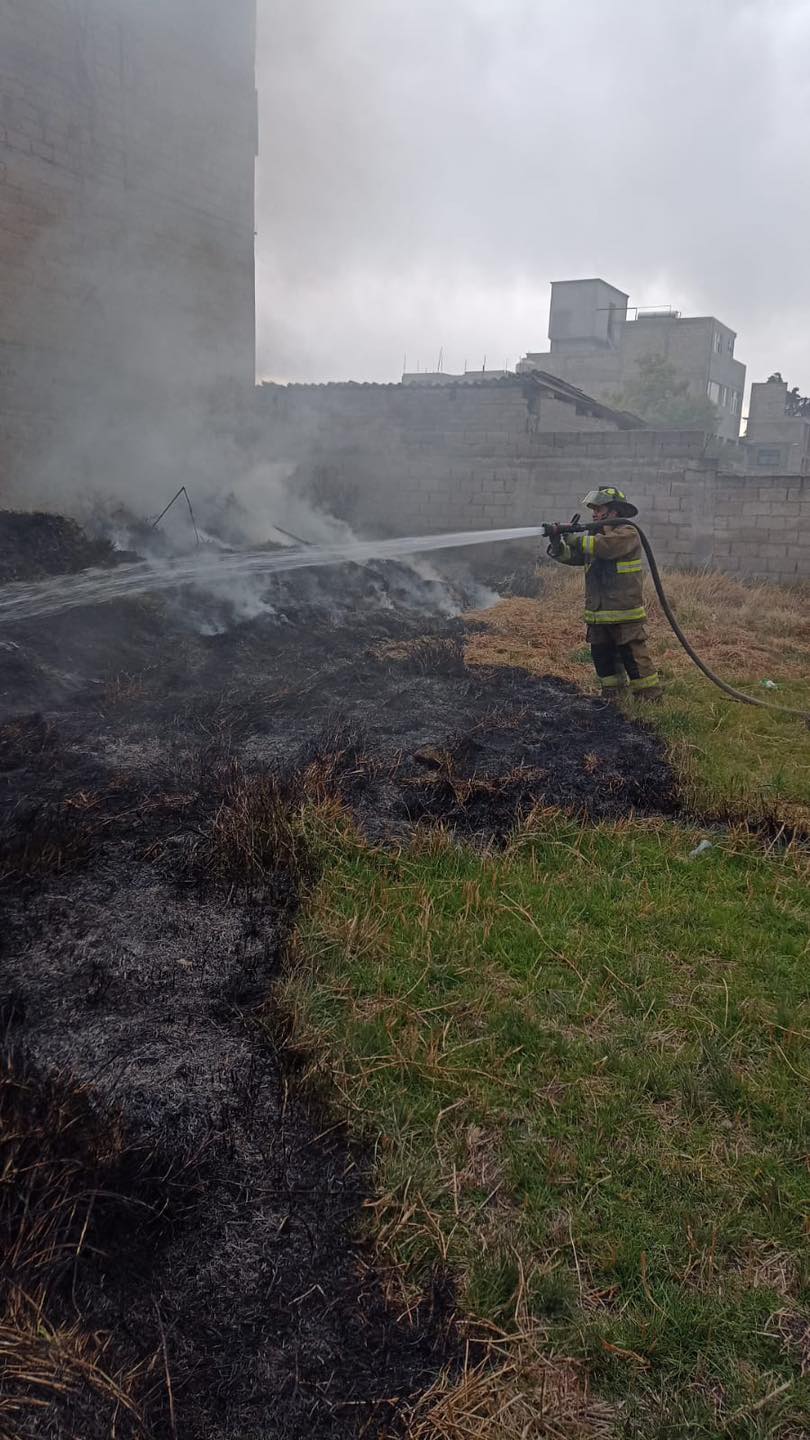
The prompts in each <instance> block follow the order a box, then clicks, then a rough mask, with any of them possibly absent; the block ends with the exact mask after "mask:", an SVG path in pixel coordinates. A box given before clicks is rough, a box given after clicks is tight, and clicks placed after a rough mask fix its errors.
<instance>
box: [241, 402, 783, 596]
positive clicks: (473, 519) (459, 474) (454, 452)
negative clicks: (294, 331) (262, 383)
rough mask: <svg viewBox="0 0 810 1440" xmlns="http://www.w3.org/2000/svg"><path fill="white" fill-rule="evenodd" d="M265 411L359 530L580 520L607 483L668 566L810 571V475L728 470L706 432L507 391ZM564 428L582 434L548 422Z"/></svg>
mask: <svg viewBox="0 0 810 1440" xmlns="http://www.w3.org/2000/svg"><path fill="white" fill-rule="evenodd" d="M257 410H258V414H259V431H260V435H261V439H260V448H261V450H262V452H263V454H264V455H265V456H266V457H267V458H275V459H278V460H287V461H289V462H292V463H293V464H296V465H297V467H298V479H299V482H300V483H301V484H302V485H306V486H308V487H309V488H311V489H313V490H314V492H315V493H316V495H320V496H322V497H323V499H324V500H325V501H326V503H328V504H330V505H331V506H332V507H333V508H334V509H335V510H336V511H337V512H338V513H340V514H341V515H343V516H345V518H347V519H348V520H349V521H350V522H351V523H353V524H354V525H356V526H357V527H358V528H359V529H366V530H372V529H379V530H385V531H387V532H388V533H393V534H428V533H436V532H438V531H444V530H483V529H504V528H512V527H517V526H523V525H534V524H538V523H540V522H542V521H544V520H559V519H568V518H569V517H570V516H571V514H572V512H574V511H575V510H578V509H579V508H580V501H581V499H582V496H583V495H584V494H585V493H586V492H587V491H588V490H590V489H592V488H594V487H595V486H597V485H599V484H602V483H606V484H615V485H619V486H620V487H621V488H622V489H624V490H626V491H627V492H628V493H629V494H631V495H632V497H633V499H634V500H635V501H636V503H637V504H638V506H639V509H640V511H641V521H642V523H643V524H644V527H645V529H646V530H647V531H648V533H649V535H650V538H651V540H652V543H653V545H654V548H655V551H656V554H657V555H658V557H659V559H660V560H661V562H662V563H664V564H667V565H675V566H679V567H690V566H716V567H717V568H719V569H722V570H726V571H728V572H730V573H732V574H735V575H739V576H741V577H750V578H753V577H762V578H765V579H770V580H779V581H786V582H791V581H796V580H805V579H810V479H808V478H805V477H801V476H781V477H773V478H768V479H767V480H763V478H762V477H761V476H745V475H741V474H730V473H725V471H724V469H723V468H721V467H723V466H724V464H726V463H727V462H725V461H724V460H723V456H722V449H721V451H720V453H719V455H712V454H711V453H710V451H711V447H710V446H709V445H708V444H707V440H706V437H705V436H704V435H703V433H702V432H693V431H653V430H626V431H610V430H604V429H599V428H598V425H599V422H594V421H591V420H588V419H587V418H586V417H577V416H576V414H575V413H574V412H573V408H572V407H570V406H565V405H559V406H558V407H557V406H556V402H555V408H551V407H550V406H549V408H548V409H547V410H546V411H545V414H543V413H541V414H540V416H539V417H538V416H537V415H534V414H532V413H530V411H529V409H528V407H527V403H526V400H525V398H524V397H523V396H522V395H521V393H520V391H519V390H518V391H516V390H515V388H514V387H512V388H508V387H497V386H493V387H492V388H491V389H485V388H484V387H474V388H470V389H468V390H462V388H461V387H459V389H458V390H457V391H455V392H454V391H452V390H450V389H447V390H441V389H440V390H430V391H419V390H412V389H409V388H407V387H405V388H403V387H401V386H396V385H391V386H373V385H369V386H365V385H357V386H343V385H335V386H312V387H310V386H290V387H280V386H279V387H277V386H267V387H264V389H263V390H260V391H259V392H258V396H257ZM563 412H564V413H563ZM559 423H565V424H566V425H568V426H572V427H574V428H569V429H567V430H565V431H561V430H555V429H553V428H552V429H546V428H544V426H545V425H546V424H548V425H550V426H553V425H555V424H559Z"/></svg>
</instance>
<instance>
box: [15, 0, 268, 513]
mask: <svg viewBox="0 0 810 1440" xmlns="http://www.w3.org/2000/svg"><path fill="white" fill-rule="evenodd" d="M255 4H256V0H227V4H223V3H222V0H81V3H78V4H76V3H70V4H67V3H64V4H55V3H54V0H10V3H3V4H0V486H2V485H3V483H4V481H5V482H9V483H10V480H11V477H12V476H13V477H14V479H15V483H16V481H17V477H18V476H19V475H20V474H22V475H23V476H27V475H33V474H34V473H35V472H36V471H37V470H38V468H39V467H40V466H41V464H42V463H44V461H45V460H49V461H50V463H52V464H53V465H57V466H58V465H61V466H62V468H63V469H72V470H73V471H74V473H75V472H76V470H79V471H80V470H81V467H82V465H83V464H85V463H86V464H87V465H88V466H90V464H91V461H90V459H89V458H88V457H89V456H91V455H92V465H94V466H96V467H99V466H103V465H104V464H105V463H111V460H112V459H113V458H114V459H115V462H116V464H122V463H123V457H122V450H121V446H122V442H123V441H125V435H126V431H127V428H128V427H129V429H130V431H131V432H132V434H131V438H132V439H133V441H134V440H135V429H136V428H137V431H138V434H139V438H140V441H141V459H142V458H143V456H144V455H145V454H149V445H150V444H151V445H152V446H153V451H154V463H155V465H156V466H158V468H159V466H160V464H161V463H162V460H163V454H162V453H161V446H160V434H161V423H162V419H163V418H165V419H166V420H167V421H168V420H170V419H172V420H175V419H176V418H177V417H178V416H180V415H181V414H182V413H184V412H185V413H186V414H187V415H188V416H189V421H190V424H191V419H190V417H191V415H192V411H193V409H194V407H195V406H199V404H200V403H201V400H200V397H201V396H202V395H203V394H204V393H207V392H209V391H210V390H211V389H213V388H217V389H220V388H221V384H222V382H223V381H225V380H227V381H229V382H231V384H233V383H234V382H236V383H237V385H240V384H241V385H245V386H248V385H249V386H252V385H253V383H254V379H255V362H254V350H255V347H254V331H255V321H254V309H255V304H254V171H255V157H256V151H257V105H256V86H255ZM146 416H148V420H144V419H143V417H146ZM175 433H176V432H175ZM105 440H106V442H107V443H106V445H105ZM123 448H124V450H126V444H125V443H124V445H123ZM168 448H172V449H174V450H176V448H177V447H176V445H175V444H174V442H172V444H171V446H169V445H168V442H167V444H165V445H164V446H163V451H164V452H165V451H166V450H167V449H168ZM150 458H152V457H151V456H150Z"/></svg>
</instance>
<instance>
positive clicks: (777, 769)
mask: <svg viewBox="0 0 810 1440" xmlns="http://www.w3.org/2000/svg"><path fill="white" fill-rule="evenodd" d="M665 683H666V699H665V701H664V703H663V704H662V705H661V707H660V708H659V709H657V710H656V711H655V715H654V717H653V723H654V724H655V726H656V728H657V729H658V731H659V733H660V734H662V735H663V736H664V738H665V739H666V740H667V741H668V743H669V745H670V749H671V753H672V757H673V761H674V763H675V765H676V767H677V769H678V771H679V774H680V778H681V782H682V785H683V789H684V793H685V798H686V800H687V802H688V803H689V804H690V806H691V807H692V809H693V810H694V811H695V812H698V813H718V814H731V815H736V816H738V817H740V818H742V817H749V818H751V819H753V820H757V819H760V818H763V817H769V818H776V819H777V820H779V821H783V822H785V823H786V824H788V825H794V826H796V825H798V826H800V827H801V828H803V829H804V830H805V831H806V832H810V732H808V728H807V725H806V724H805V723H803V722H802V720H801V719H800V718H798V717H797V716H793V715H783V714H780V713H779V712H778V711H775V710H760V709H756V708H754V707H753V706H748V705H741V704H739V703H736V702H734V701H733V700H730V699H726V697H725V696H724V695H723V694H722V693H721V692H720V691H718V690H717V689H715V687H714V686H712V685H710V684H709V682H708V680H704V679H703V678H702V677H701V676H700V675H699V674H697V673H695V674H694V675H691V674H690V675H686V676H679V677H678V678H677V679H672V680H667V681H666V682H665ZM730 683H732V684H736V683H737V681H734V680H732V681H731V682H730ZM740 683H741V688H742V689H743V690H744V691H747V692H748V693H750V694H752V695H755V696H757V698H760V699H765V700H768V701H772V702H773V703H775V704H783V705H787V706H791V707H795V708H797V709H804V710H806V711H807V712H808V713H810V685H807V684H801V683H799V682H795V681H793V682H791V681H784V682H781V683H780V685H779V689H778V690H777V691H766V690H759V691H758V690H757V688H756V687H755V686H753V685H751V684H750V683H748V684H745V683H743V682H740Z"/></svg>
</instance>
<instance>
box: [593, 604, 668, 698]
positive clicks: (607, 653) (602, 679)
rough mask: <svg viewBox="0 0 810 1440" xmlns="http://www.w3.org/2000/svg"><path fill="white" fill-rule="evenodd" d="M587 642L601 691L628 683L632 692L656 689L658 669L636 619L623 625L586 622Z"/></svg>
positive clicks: (643, 631)
mask: <svg viewBox="0 0 810 1440" xmlns="http://www.w3.org/2000/svg"><path fill="white" fill-rule="evenodd" d="M588 644H589V645H590V647H591V657H592V659H593V666H594V669H595V671H596V674H597V677H598V679H599V684H600V686H601V688H602V690H603V691H604V692H605V694H607V695H609V694H610V693H611V691H615V690H623V689H626V688H627V686H628V685H629V687H630V689H631V691H633V692H634V693H640V692H642V691H655V690H660V686H659V682H658V671H657V670H656V668H655V666H654V665H653V662H652V659H651V657H650V652H649V650H648V648H647V631H646V630H645V628H644V625H643V623H642V622H641V621H640V620H635V621H633V622H626V623H625V624H623V625H589V626H588Z"/></svg>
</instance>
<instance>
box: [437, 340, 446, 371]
mask: <svg viewBox="0 0 810 1440" xmlns="http://www.w3.org/2000/svg"><path fill="white" fill-rule="evenodd" d="M436 369H437V370H438V372H439V374H440V375H441V374H442V372H443V370H444V346H443V345H441V346H440V347H439V360H438V364H437V365H436Z"/></svg>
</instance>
